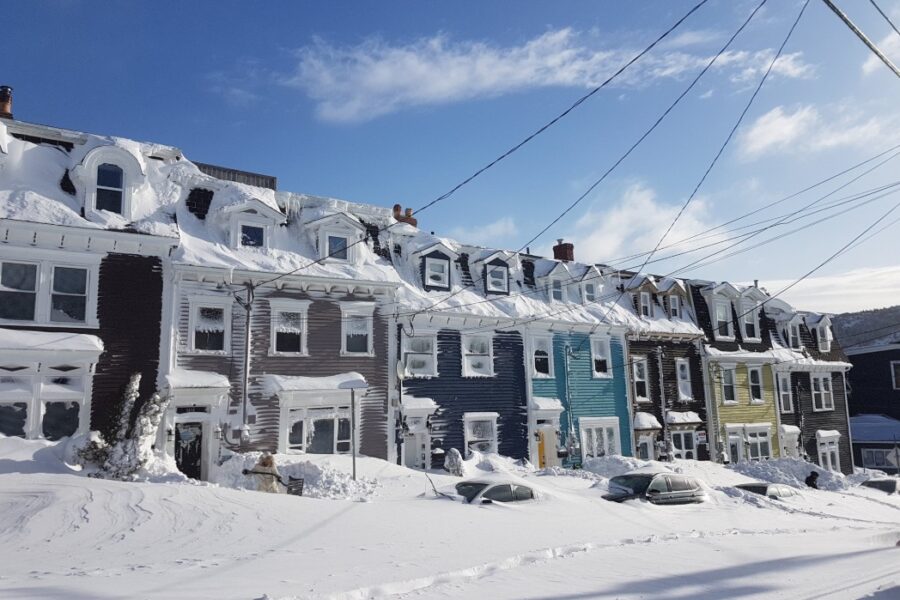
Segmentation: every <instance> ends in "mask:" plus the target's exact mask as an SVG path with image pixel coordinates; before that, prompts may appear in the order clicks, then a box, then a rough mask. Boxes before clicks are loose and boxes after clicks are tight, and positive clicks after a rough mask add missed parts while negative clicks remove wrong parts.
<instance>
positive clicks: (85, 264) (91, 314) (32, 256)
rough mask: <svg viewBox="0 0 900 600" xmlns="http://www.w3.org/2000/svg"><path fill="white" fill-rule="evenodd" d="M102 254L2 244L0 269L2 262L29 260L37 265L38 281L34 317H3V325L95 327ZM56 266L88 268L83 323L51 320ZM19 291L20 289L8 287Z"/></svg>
mask: <svg viewBox="0 0 900 600" xmlns="http://www.w3.org/2000/svg"><path fill="white" fill-rule="evenodd" d="M101 258H102V257H101V255H99V254H96V255H93V254H78V253H73V252H57V251H53V250H49V251H48V250H39V249H28V250H26V249H23V248H3V249H2V250H0V272H2V268H3V267H2V264H3V263H7V262H8V263H18V264H29V265H34V266H36V267H37V271H36V281H35V288H36V289H35V305H34V319H33V320H24V319H22V320H20V319H0V326H3V325H19V326H21V325H44V326H48V327H75V328H85V329H96V328H97V327H98V326H99V319H98V317H97V288H98V282H99V275H100V260H101ZM56 267H65V268H70V269H85V270H86V271H87V281H86V282H85V291H86V294H87V297H86V299H85V309H84V311H85V315H84V317H85V320H84V322H83V323H79V322H76V321H53V320H51V314H52V311H51V306H52V301H51V298H52V296H53V293H54V292H53V270H54V268H56ZM9 291H20V290H9Z"/></svg>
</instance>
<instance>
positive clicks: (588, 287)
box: [581, 283, 597, 304]
mask: <svg viewBox="0 0 900 600" xmlns="http://www.w3.org/2000/svg"><path fill="white" fill-rule="evenodd" d="M581 295H582V297H583V298H584V303H585V304H588V303H590V302H596V301H597V287H596V286H595V285H594V284H593V283H585V284H583V285H582V286H581Z"/></svg>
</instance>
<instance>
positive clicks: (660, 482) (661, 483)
mask: <svg viewBox="0 0 900 600" xmlns="http://www.w3.org/2000/svg"><path fill="white" fill-rule="evenodd" d="M668 491H669V487H668V486H667V485H666V478H665V477H663V476H662V475H658V476H656V477H654V478H653V481H652V482H651V483H650V485H649V486H648V487H647V493H650V492H659V493H661V494H665V493H666V492H668Z"/></svg>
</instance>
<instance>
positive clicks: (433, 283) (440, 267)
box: [425, 258, 450, 290]
mask: <svg viewBox="0 0 900 600" xmlns="http://www.w3.org/2000/svg"><path fill="white" fill-rule="evenodd" d="M425 285H426V286H428V287H431V288H440V289H445V290H449V289H450V261H449V260H447V259H445V258H426V259H425Z"/></svg>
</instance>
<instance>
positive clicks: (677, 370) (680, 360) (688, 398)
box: [675, 358, 694, 402]
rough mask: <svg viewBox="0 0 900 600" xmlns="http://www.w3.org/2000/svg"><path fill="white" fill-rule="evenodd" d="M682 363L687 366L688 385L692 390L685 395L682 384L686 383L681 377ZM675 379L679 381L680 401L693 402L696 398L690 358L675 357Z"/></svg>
mask: <svg viewBox="0 0 900 600" xmlns="http://www.w3.org/2000/svg"><path fill="white" fill-rule="evenodd" d="M681 365H686V366H687V380H686V383H687V387H688V390H689V391H690V395H685V394H684V393H683V390H682V389H681V384H682V383H685V381H682V379H681ZM675 381H676V382H677V383H678V401H679V402H691V401H693V400H694V382H693V381H692V378H691V361H690V359H688V358H676V359H675Z"/></svg>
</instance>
